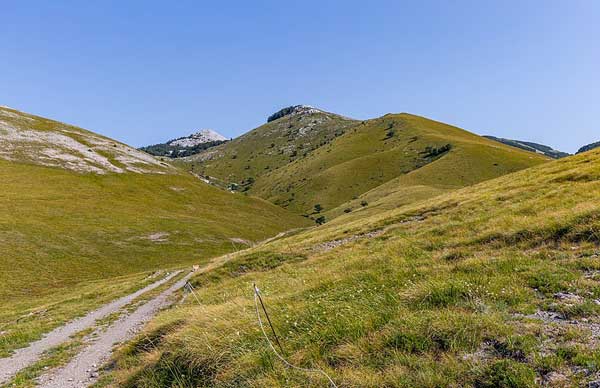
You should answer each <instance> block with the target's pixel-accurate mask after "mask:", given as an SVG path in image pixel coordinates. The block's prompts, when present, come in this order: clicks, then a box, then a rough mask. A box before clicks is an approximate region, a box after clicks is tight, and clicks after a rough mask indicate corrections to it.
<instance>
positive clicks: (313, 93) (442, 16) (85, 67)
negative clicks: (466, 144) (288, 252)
mask: <svg viewBox="0 0 600 388" xmlns="http://www.w3.org/2000/svg"><path fill="white" fill-rule="evenodd" d="M0 9H1V13H2V17H1V18H0V20H1V22H0V43H1V51H0V105H8V106H11V107H14V108H17V109H20V110H24V111H27V112H30V113H35V114H38V115H41V116H46V117H50V118H54V119H57V120H61V121H65V122H68V123H72V124H76V125H79V126H82V127H84V128H87V129H90V130H93V131H96V132H99V133H102V134H104V135H107V136H110V137H114V138H116V139H118V140H121V141H124V142H126V143H129V144H131V145H134V146H141V145H146V144H151V143H157V142H162V141H165V140H167V139H170V138H174V137H179V136H183V135H186V134H188V133H190V132H191V131H193V130H195V129H200V128H213V129H215V130H217V131H219V132H221V133H222V134H224V135H226V136H228V137H235V136H237V135H239V134H241V133H243V132H246V131H248V130H250V129H252V128H254V127H256V126H258V125H260V124H262V123H263V122H265V120H266V118H267V116H268V115H269V114H271V113H273V112H274V111H276V110H278V109H279V108H281V107H284V106H287V105H292V104H309V105H314V106H317V107H320V108H322V109H325V110H328V111H332V112H336V113H340V114H343V115H347V116H351V117H356V118H362V119H365V118H372V117H377V116H380V115H383V114H385V113H389V112H410V113H415V114H419V115H423V116H427V117H430V118H433V119H437V120H440V121H444V122H447V123H450V124H454V125H458V126H460V127H463V128H465V129H468V130H471V131H473V132H476V133H479V134H493V135H497V136H502V137H509V138H516V139H521V140H531V141H537V142H541V143H545V144H548V145H551V146H553V147H555V148H558V149H561V150H564V151H569V152H574V151H576V150H577V148H579V146H581V145H583V144H586V143H590V142H593V141H598V140H600V121H599V115H600V23H599V20H600V1H595V0H587V1H583V0H568V1H564V0H561V1H554V0H539V1H523V0H521V1H508V0H498V1H491V0H472V1H445V0H439V1H410V2H409V1H364V0H362V1H353V0H344V1H324V0H322V1H311V0H303V1H254V0H253V1H173V2H165V1H151V0H145V1H62V0H53V1H45V0H44V1H27V0H18V1H17V0H6V1H2V2H1V3H0Z"/></svg>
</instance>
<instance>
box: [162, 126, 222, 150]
mask: <svg viewBox="0 0 600 388" xmlns="http://www.w3.org/2000/svg"><path fill="white" fill-rule="evenodd" d="M225 140H227V138H226V137H225V136H223V135H221V134H220V133H218V132H215V131H213V130H212V129H201V130H199V131H197V132H195V133H193V134H191V135H189V136H186V137H181V138H179V139H175V140H172V141H170V142H169V143H168V144H169V145H170V146H178V147H194V146H197V145H198V144H202V143H208V142H211V141H225Z"/></svg>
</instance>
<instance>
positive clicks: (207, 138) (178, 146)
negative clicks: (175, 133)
mask: <svg viewBox="0 0 600 388" xmlns="http://www.w3.org/2000/svg"><path fill="white" fill-rule="evenodd" d="M226 141H227V138H226V137H225V136H223V135H221V134H220V133H218V132H215V131H213V130H212V129H202V130H200V131H198V132H195V133H193V134H191V135H189V136H184V137H179V138H177V139H171V140H169V141H167V142H165V143H160V144H153V145H150V146H146V147H142V148H140V150H142V151H145V152H147V153H149V154H151V155H154V156H166V157H169V158H182V157H185V156H191V155H195V154H197V153H199V152H201V151H204V150H206V149H208V148H211V147H214V146H218V145H219V144H223V143H225V142H226Z"/></svg>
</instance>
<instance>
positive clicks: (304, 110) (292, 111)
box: [267, 105, 324, 123]
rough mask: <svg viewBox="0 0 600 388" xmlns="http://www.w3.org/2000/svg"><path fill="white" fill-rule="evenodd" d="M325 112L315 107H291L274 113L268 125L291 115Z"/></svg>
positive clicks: (268, 119) (268, 120)
mask: <svg viewBox="0 0 600 388" xmlns="http://www.w3.org/2000/svg"><path fill="white" fill-rule="evenodd" d="M323 112H324V111H322V110H321V109H317V108H315V107H314V106H310V105H291V106H288V107H286V108H283V109H280V110H279V111H277V112H275V113H273V114H272V115H271V116H269V118H267V123H270V122H271V121H274V120H277V119H280V118H282V117H284V116H289V115H292V116H295V115H300V114H312V113H323Z"/></svg>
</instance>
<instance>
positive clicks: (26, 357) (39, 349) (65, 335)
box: [0, 271, 181, 384]
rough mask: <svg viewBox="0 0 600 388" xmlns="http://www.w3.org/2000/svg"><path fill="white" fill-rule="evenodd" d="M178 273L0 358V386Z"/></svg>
mask: <svg viewBox="0 0 600 388" xmlns="http://www.w3.org/2000/svg"><path fill="white" fill-rule="evenodd" d="M180 272H181V271H177V272H173V273H171V274H169V275H167V276H166V277H164V278H163V279H161V280H159V281H157V282H154V283H152V284H150V285H148V286H146V287H144V288H142V289H140V290H138V291H136V292H134V293H132V294H129V295H127V296H124V297H122V298H119V299H117V300H115V301H113V302H111V303H108V304H106V305H104V306H102V307H100V308H99V309H97V310H94V311H91V312H90V313H88V314H87V315H86V316H84V317H81V318H78V319H75V320H73V321H71V322H69V323H67V324H65V325H63V326H60V327H58V328H56V329H54V330H52V331H51V332H49V333H47V334H46V335H45V336H44V337H43V338H42V339H40V340H38V341H35V342H32V343H31V344H29V346H27V347H26V348H21V349H17V350H16V351H15V353H14V354H13V355H12V356H10V357H6V358H0V384H4V383H5V382H7V381H8V380H10V379H11V378H12V377H14V375H15V374H16V373H17V372H18V371H20V370H21V369H23V368H25V367H27V366H29V365H31V364H33V363H34V362H36V361H37V360H38V359H39V358H40V356H41V354H42V353H43V352H45V351H47V350H49V349H51V348H53V347H55V346H58V345H60V344H61V343H63V342H66V341H67V340H69V337H70V336H72V335H73V334H75V333H77V332H80V331H81V330H85V329H87V328H89V327H92V326H94V324H95V323H96V320H98V319H102V318H104V317H106V316H108V315H110V314H112V313H114V312H116V311H118V310H119V309H121V308H122V307H123V306H125V305H127V304H129V303H131V301H133V300H134V299H135V298H137V297H138V296H140V295H142V294H143V293H145V292H148V291H150V290H153V289H155V288H156V287H158V286H160V285H162V284H164V283H166V282H167V281H169V280H171V279H172V278H173V277H174V276H175V275H177V274H179V273H180Z"/></svg>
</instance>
